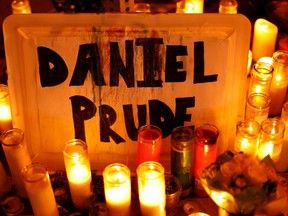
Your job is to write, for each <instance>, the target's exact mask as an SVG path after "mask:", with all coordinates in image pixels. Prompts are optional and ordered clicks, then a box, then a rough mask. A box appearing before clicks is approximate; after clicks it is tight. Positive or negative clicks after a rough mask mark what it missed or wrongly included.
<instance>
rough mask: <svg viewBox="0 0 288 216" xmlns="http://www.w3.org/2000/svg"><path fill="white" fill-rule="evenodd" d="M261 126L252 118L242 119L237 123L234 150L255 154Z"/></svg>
mask: <svg viewBox="0 0 288 216" xmlns="http://www.w3.org/2000/svg"><path fill="white" fill-rule="evenodd" d="M260 129H261V126H260V124H259V123H258V122H256V121H253V120H242V121H239V122H238V123H237V130H236V139H235V146H234V150H235V151H236V152H240V151H242V152H244V153H248V154H251V155H255V156H256V150H257V145H258V141H259V134H260Z"/></svg>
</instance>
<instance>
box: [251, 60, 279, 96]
mask: <svg viewBox="0 0 288 216" xmlns="http://www.w3.org/2000/svg"><path fill="white" fill-rule="evenodd" d="M272 76H273V66H272V65H271V64H267V63H264V62H258V63H256V64H254V65H253V69H252V71H251V80H250V87H249V92H248V96H249V95H251V94H254V93H261V94H265V95H267V96H269V95H270V87H271V81H272Z"/></svg>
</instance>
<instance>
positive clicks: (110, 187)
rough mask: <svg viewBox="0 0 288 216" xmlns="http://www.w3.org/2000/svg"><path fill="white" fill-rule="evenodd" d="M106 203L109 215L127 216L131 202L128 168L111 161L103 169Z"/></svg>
mask: <svg viewBox="0 0 288 216" xmlns="http://www.w3.org/2000/svg"><path fill="white" fill-rule="evenodd" d="M103 181H104V192H105V200H106V205H107V208H108V211H109V215H110V216H129V215H130V204H131V179H130V170H129V168H128V167H127V166H126V165H124V164H120V163H113V164H110V165H108V166H107V167H105V169H104V171H103Z"/></svg>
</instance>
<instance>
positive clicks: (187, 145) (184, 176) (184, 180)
mask: <svg viewBox="0 0 288 216" xmlns="http://www.w3.org/2000/svg"><path fill="white" fill-rule="evenodd" d="M193 147H194V132H193V130H192V129H191V128H189V127H187V126H179V127H176V128H174V129H173V131H172V133H171V160H170V163H171V174H173V175H174V176H176V177H177V178H178V179H179V180H180V182H181V185H182V192H181V196H182V197H185V196H188V195H189V194H190V193H191V192H192V172H191V171H192V169H191V167H192V165H193Z"/></svg>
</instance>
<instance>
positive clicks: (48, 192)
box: [22, 163, 59, 216]
mask: <svg viewBox="0 0 288 216" xmlns="http://www.w3.org/2000/svg"><path fill="white" fill-rule="evenodd" d="M22 178H23V180H24V182H25V187H26V191H27V193H28V197H29V201H30V204H31V207H32V210H33V213H34V215H35V216H43V215H51V216H59V212H58V208H57V205H56V200H55V196H54V192H53V189H52V185H51V182H50V177H49V174H48V172H47V170H46V168H45V167H44V166H43V165H42V164H39V163H33V164H31V165H28V166H26V167H24V168H23V170H22Z"/></svg>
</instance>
